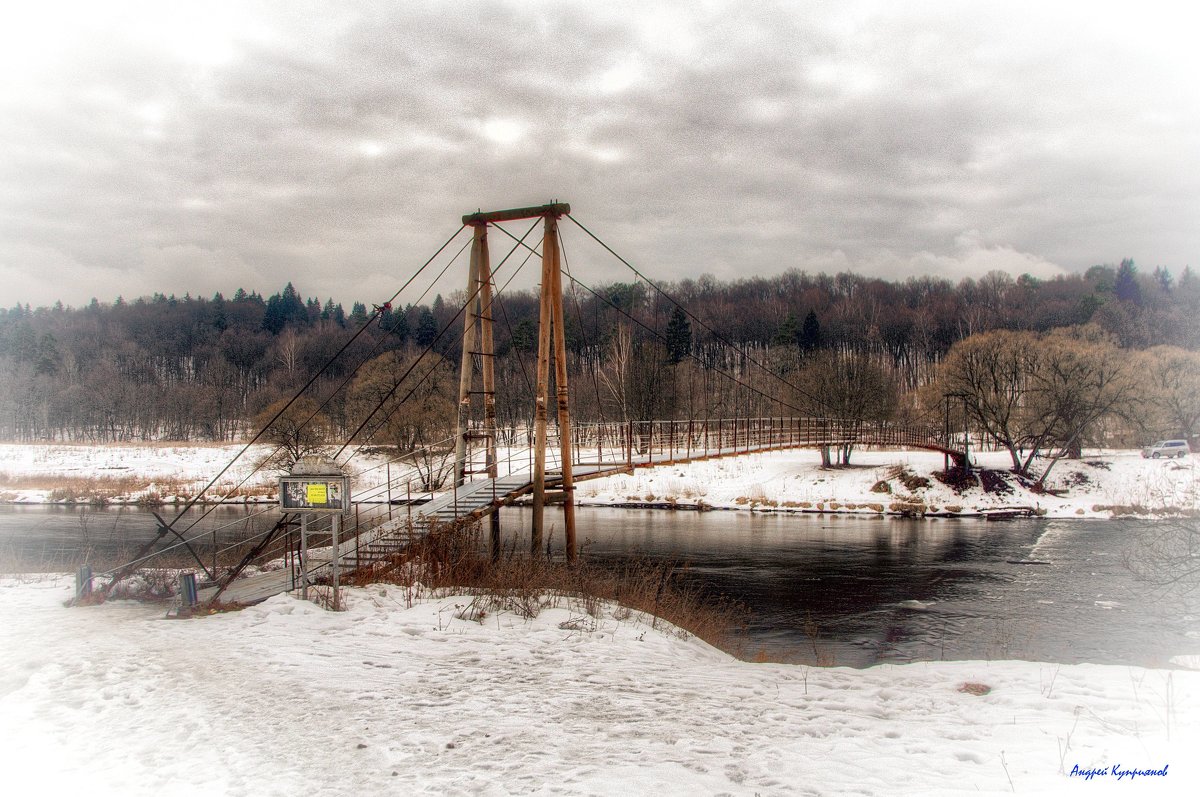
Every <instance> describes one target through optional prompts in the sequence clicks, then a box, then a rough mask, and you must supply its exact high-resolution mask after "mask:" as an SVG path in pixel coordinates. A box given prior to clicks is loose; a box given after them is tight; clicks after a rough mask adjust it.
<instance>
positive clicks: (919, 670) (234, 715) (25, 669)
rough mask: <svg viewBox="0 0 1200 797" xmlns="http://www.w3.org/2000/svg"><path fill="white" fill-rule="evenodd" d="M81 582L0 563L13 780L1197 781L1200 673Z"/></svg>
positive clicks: (488, 787) (6, 783) (74, 784)
mask: <svg viewBox="0 0 1200 797" xmlns="http://www.w3.org/2000/svg"><path fill="white" fill-rule="evenodd" d="M70 594H71V588H70V584H69V582H68V579H66V578H63V577H27V578H25V579H4V580H0V650H2V651H3V658H2V659H0V778H2V779H3V780H2V781H0V783H2V788H3V791H4V792H5V793H7V794H35V793H36V794H54V795H57V794H68V793H80V794H91V795H110V794H112V795H118V794H119V795H143V794H144V795H194V794H222V795H289V797H290V795H296V794H320V795H336V794H347V795H364V794H397V795H410V794H482V795H505V794H528V793H533V794H552V793H555V794H601V795H609V794H611V795H622V797H626V796H627V795H635V794H646V793H658V794H671V795H674V794H688V795H692V794H734V795H755V794H761V795H772V794H780V795H785V794H787V795H790V794H866V795H894V794H967V793H980V792H982V793H995V794H1001V793H1010V792H1012V791H1015V792H1017V793H1022V794H1029V793H1044V794H1088V795H1091V794H1097V793H1100V794H1109V793H1112V794H1116V793H1120V794H1164V795H1165V794H1196V793H1198V792H1197V789H1200V761H1198V760H1197V757H1196V750H1197V749H1200V747H1198V744H1200V672H1187V671H1182V670H1181V671H1165V670H1144V669H1139V668H1131V667H1113V666H1095V665H1077V666H1066V665H1057V664H1041V663H1028V662H1012V661H993V662H985V661H974V662H937V663H921V664H909V665H901V666H894V665H886V666H877V667H873V668H870V669H867V670H852V669H846V668H828V669H821V668H810V667H804V666H796V665H780V664H754V663H747V662H741V661H738V660H736V659H733V658H731V657H729V656H727V655H725V654H724V653H722V652H720V651H718V650H715V649H714V648H711V647H709V646H707V645H705V644H704V643H702V642H700V641H698V640H696V639H694V638H684V637H683V636H682V635H680V634H679V633H678V632H677V631H676V630H674V629H672V628H658V629H656V628H653V627H651V626H650V625H649V624H647V622H646V621H645V620H644V618H639V617H638V616H636V615H634V616H629V615H628V614H627V613H625V612H622V611H619V610H615V609H614V607H611V606H608V607H604V608H603V609H602V610H601V611H600V612H599V616H595V617H593V616H590V615H588V614H587V613H586V612H584V611H583V610H582V608H581V607H579V606H569V605H567V604H566V603H565V602H563V601H561V600H560V601H559V602H558V605H557V606H556V607H546V608H544V609H543V610H542V611H541V612H540V614H538V615H537V616H536V617H534V618H531V619H526V618H524V617H521V616H517V615H515V614H512V613H508V612H495V613H492V612H488V613H485V614H483V615H482V616H479V615H478V613H473V612H471V611H470V608H471V601H472V599H471V598H468V597H464V596H449V597H442V598H437V599H433V598H427V599H424V600H421V599H417V600H415V601H414V600H411V599H410V596H409V595H408V594H407V593H406V592H405V590H404V589H403V588H400V587H394V586H382V585H376V586H371V587H366V588H360V589H353V590H349V591H348V593H347V604H348V607H349V608H348V611H345V612H342V613H337V614H335V613H332V612H327V611H324V610H322V609H319V608H317V607H316V606H314V605H312V604H308V603H304V602H301V601H299V600H297V599H296V598H294V597H290V596H286V595H282V596H277V597H275V598H272V599H271V600H269V601H267V602H266V603H264V604H261V605H259V606H255V607H251V608H249V609H246V610H244V611H241V612H233V613H228V614H219V615H213V616H207V617H202V618H199V619H192V620H168V619H164V608H163V607H161V606H157V607H156V606H152V605H144V604H137V603H131V602H125V601H113V602H110V603H107V604H104V605H101V606H93V607H86V608H65V607H64V606H63V602H64V601H65V600H67V598H68V597H69V596H70ZM1163 769H1166V773H1165V774H1164V775H1142V776H1138V777H1136V778H1131V777H1130V775H1128V774H1125V775H1123V776H1122V774H1121V773H1127V772H1129V771H1133V770H1163ZM1086 771H1092V772H1093V773H1099V774H1094V775H1093V776H1092V777H1091V778H1090V779H1088V778H1086V777H1085V776H1084V775H1082V774H1079V773H1083V772H1086ZM1072 773H1076V774H1072Z"/></svg>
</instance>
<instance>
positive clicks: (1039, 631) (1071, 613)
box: [0, 506, 1200, 667]
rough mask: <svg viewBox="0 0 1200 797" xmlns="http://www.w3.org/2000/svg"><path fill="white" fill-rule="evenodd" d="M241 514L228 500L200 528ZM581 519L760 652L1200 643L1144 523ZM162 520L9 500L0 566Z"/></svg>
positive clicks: (1197, 612)
mask: <svg viewBox="0 0 1200 797" xmlns="http://www.w3.org/2000/svg"><path fill="white" fill-rule="evenodd" d="M255 511H262V510H261V509H259V510H255ZM245 513H246V510H243V509H232V508H230V509H226V508H222V509H221V510H219V511H218V512H216V513H214V515H213V517H212V518H211V519H210V521H209V524H208V525H207V526H201V527H198V528H214V527H219V526H221V525H223V524H225V523H228V522H229V521H230V520H232V519H235V518H236V517H238V516H240V515H244V514H245ZM163 514H164V515H165V517H167V518H170V517H171V514H170V513H163ZM81 516H82V517H83V518H84V520H82V521H81V519H80V518H81ZM560 518H561V515H558V514H557V513H555V512H553V511H552V512H550V514H549V515H548V518H547V520H548V524H547V525H548V528H549V529H550V533H551V535H556V536H557V537H559V538H561V521H560ZM502 523H503V526H504V528H505V530H506V535H514V536H515V535H517V534H523V533H524V532H523V531H522V530H526V529H528V510H523V509H507V510H504V512H503V513H502ZM578 524H579V539H580V541H581V544H582V547H583V555H584V556H585V557H586V558H587V559H589V560H591V561H596V562H601V563H605V562H607V563H615V562H618V561H621V560H623V559H631V558H650V559H665V560H669V561H672V562H675V563H677V564H678V565H679V569H680V577H681V578H683V579H685V580H687V581H689V583H692V584H696V585H698V586H700V587H701V588H702V589H703V590H704V591H705V592H706V593H708V594H709V595H712V596H722V595H723V596H727V597H729V598H731V599H733V600H736V601H738V602H740V603H742V604H743V605H744V606H745V607H746V609H747V610H748V618H749V625H748V634H749V640H748V642H747V647H748V649H749V651H750V652H751V653H753V652H754V651H755V650H757V649H762V650H763V651H764V652H765V653H767V654H768V655H769V656H770V657H771V658H773V659H778V660H786V661H795V662H800V663H825V664H828V663H833V664H838V665H848V666H855V667H864V666H869V665H871V664H875V663H878V662H909V661H919V660H927V661H928V660H934V661H936V660H941V659H945V660H962V659H1026V660H1033V661H1052V662H1061V663H1080V662H1092V663H1099V664H1131V665H1142V666H1152V667H1161V666H1168V665H1169V662H1168V659H1169V658H1170V657H1172V656H1178V655H1197V654H1200V607H1197V606H1195V605H1191V604H1190V603H1189V601H1188V600H1187V599H1186V598H1185V597H1180V596H1178V595H1175V594H1171V593H1163V592H1162V590H1159V589H1156V588H1153V587H1151V586H1149V585H1147V584H1145V583H1143V582H1140V581H1138V580H1137V579H1136V578H1135V577H1134V575H1133V574H1132V573H1131V572H1130V570H1129V568H1128V567H1127V564H1126V561H1127V557H1128V556H1129V555H1131V554H1132V555H1136V553H1137V548H1136V545H1135V542H1136V540H1137V538H1138V536H1139V535H1140V534H1142V533H1144V532H1145V531H1147V530H1148V529H1149V528H1150V526H1149V524H1148V523H1147V522H1145V521H1130V520H1114V521H1067V520H1063V521H1059V520H1034V519H1025V520H1005V521H984V520H975V519H941V520H906V519H896V518H879V517H870V518H866V517H854V516H837V515H771V514H756V513H749V512H703V513H698V512H682V511H681V512H669V511H662V510H636V509H592V508H582V509H580V510H579V511H578ZM154 525H155V521H154V518H153V517H152V516H151V515H150V514H149V513H148V512H146V511H145V510H140V509H124V510H115V509H92V508H88V509H71V508H65V507H14V506H7V507H0V571H3V570H6V569H11V568H6V567H4V564H5V563H4V561H3V559H4V558H5V557H6V556H7V557H14V556H21V557H24V558H25V559H26V560H28V559H30V558H35V559H36V558H37V557H38V556H39V555H40V556H41V558H42V561H45V562H48V563H50V564H53V562H54V561H56V558H57V560H59V561H67V560H68V559H69V556H70V554H71V552H72V551H73V550H74V549H75V548H77V547H78V546H79V545H80V544H81V543H82V541H83V538H84V537H86V539H87V543H88V544H89V545H91V546H92V547H93V549H97V550H106V549H107V550H112V551H116V550H129V549H130V548H132V547H133V546H134V545H136V543H137V542H138V541H140V540H142V539H146V538H147V537H148V536H149V535H151V534H152V533H153V529H154ZM229 533H232V532H231V531H226V530H221V531H218V537H219V538H221V539H222V540H225V539H226V537H225V536H224V535H227V534H229ZM552 539H553V537H552ZM1032 562H1037V563H1036V564H1034V563H1032Z"/></svg>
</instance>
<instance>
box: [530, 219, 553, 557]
mask: <svg viewBox="0 0 1200 797" xmlns="http://www.w3.org/2000/svg"><path fill="white" fill-rule="evenodd" d="M552 220H553V217H552V216H547V217H546V230H545V232H544V233H543V238H542V291H541V306H540V312H539V314H538V359H537V384H536V387H535V389H534V402H535V403H534V408H533V524H532V525H533V528H532V533H531V535H530V549H531V550H532V552H533V554H534V555H535V556H536V555H537V554H539V553H540V552H541V550H542V537H543V530H544V528H545V514H546V512H545V509H546V437H547V435H546V419H547V405H548V404H549V393H550V318H551V311H552V305H553V304H554V301H553V299H552V292H553V290H554V275H553V273H552V271H551V269H552V268H553V266H554V260H553V257H552V255H551V252H550V248H551V244H550V243H549V242H550V240H551V235H550V224H551V221H552Z"/></svg>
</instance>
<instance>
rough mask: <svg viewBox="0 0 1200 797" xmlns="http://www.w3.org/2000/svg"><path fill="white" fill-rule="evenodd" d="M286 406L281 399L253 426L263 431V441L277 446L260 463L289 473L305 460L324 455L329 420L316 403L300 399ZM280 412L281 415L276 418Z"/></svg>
mask: <svg viewBox="0 0 1200 797" xmlns="http://www.w3.org/2000/svg"><path fill="white" fill-rule="evenodd" d="M286 404H287V400H286V399H280V400H279V401H276V402H275V403H273V404H271V405H270V406H269V407H267V408H266V409H265V410H263V411H262V412H260V413H259V414H258V416H257V417H256V418H255V426H256V427H257V428H263V427H265V429H266V430H265V432H264V433H263V438H262V439H263V440H265V441H267V442H269V443H273V444H274V445H275V447H276V448H275V451H274V452H273V453H272V454H271V455H269V456H268V457H267V458H266V459H264V460H263V463H262V464H263V465H265V466H267V467H273V468H276V469H277V470H280V471H287V470H290V469H291V467H292V465H294V464H296V463H297V462H298V461H300V460H301V459H303V458H304V457H311V456H319V455H321V454H323V453H325V449H326V445H327V444H328V442H329V435H330V424H329V419H328V418H326V417H325V415H324V414H322V413H321V412H320V411H319V409H318V405H317V402H315V401H313V400H312V399H310V398H300V399H297V400H296V401H295V402H293V403H292V405H291V406H290V407H288V408H287V409H283V408H284V406H285V405H286ZM280 410H283V414H281V415H279V417H278V418H276V417H275V416H276V415H277V414H279V411H280Z"/></svg>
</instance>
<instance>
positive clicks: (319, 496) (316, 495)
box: [304, 482, 329, 504]
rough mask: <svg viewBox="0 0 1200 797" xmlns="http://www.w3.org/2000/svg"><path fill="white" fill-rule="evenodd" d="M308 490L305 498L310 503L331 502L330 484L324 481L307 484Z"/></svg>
mask: <svg viewBox="0 0 1200 797" xmlns="http://www.w3.org/2000/svg"><path fill="white" fill-rule="evenodd" d="M305 486H306V487H307V488H308V490H307V493H306V494H305V496H304V498H305V500H306V501H307V502H308V503H310V504H327V503H329V493H328V489H327V488H328V485H326V484H325V483H324V482H322V483H321V484H307V485H305Z"/></svg>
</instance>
